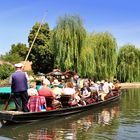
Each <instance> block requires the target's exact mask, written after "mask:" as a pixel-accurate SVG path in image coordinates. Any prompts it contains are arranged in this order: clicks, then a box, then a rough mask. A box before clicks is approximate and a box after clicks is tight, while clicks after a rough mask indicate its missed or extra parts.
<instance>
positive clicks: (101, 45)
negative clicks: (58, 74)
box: [0, 15, 140, 82]
mask: <svg viewBox="0 0 140 140" xmlns="http://www.w3.org/2000/svg"><path fill="white" fill-rule="evenodd" d="M39 26H40V23H35V25H33V27H32V29H31V31H30V33H29V36H28V43H29V48H30V47H31V44H32V42H33V40H34V38H35V35H36V33H37V30H38V28H39ZM29 48H27V47H26V45H25V44H22V43H18V44H13V45H12V46H11V49H10V51H9V52H8V53H6V54H5V55H2V56H1V57H0V58H1V60H4V61H8V62H10V63H12V64H14V63H17V62H20V61H23V60H24V59H25V57H26V55H27V52H28V50H29ZM28 60H30V61H32V69H33V72H34V74H37V73H38V72H41V73H48V72H50V71H52V70H53V68H59V69H61V70H62V71H65V70H73V71H75V72H77V73H78V74H79V75H80V76H81V77H90V78H93V79H94V80H101V79H105V78H107V79H111V78H113V77H114V76H117V78H118V79H119V80H120V81H122V82H126V81H128V82H133V81H140V49H138V48H136V47H135V46H134V45H131V44H126V45H124V46H123V47H121V48H119V49H118V48H117V42H116V39H115V38H114V37H113V35H112V34H110V33H108V32H98V33H88V32H87V31H86V29H85V28H84V25H83V23H82V20H81V18H80V17H79V16H75V15H74V16H73V15H65V16H64V17H59V19H58V23H57V25H56V27H55V28H54V29H53V30H50V28H49V25H48V23H43V24H42V25H41V28H40V31H39V33H38V35H37V38H36V40H35V42H34V44H33V47H32V49H31V52H30V55H29V58H28ZM7 67H8V69H9V70H11V71H12V69H11V68H10V67H9V66H7ZM1 68H2V69H3V70H1V69H0V73H2V75H3V76H2V75H0V78H1V77H2V78H6V77H7V76H8V74H7V73H6V72H8V70H6V66H3V67H2V66H1ZM4 71H5V73H4Z"/></svg>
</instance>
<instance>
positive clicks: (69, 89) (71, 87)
mask: <svg viewBox="0 0 140 140" xmlns="http://www.w3.org/2000/svg"><path fill="white" fill-rule="evenodd" d="M62 92H63V95H74V93H75V89H74V85H73V83H72V82H71V81H69V82H67V83H66V87H65V88H64V89H63V91H62Z"/></svg>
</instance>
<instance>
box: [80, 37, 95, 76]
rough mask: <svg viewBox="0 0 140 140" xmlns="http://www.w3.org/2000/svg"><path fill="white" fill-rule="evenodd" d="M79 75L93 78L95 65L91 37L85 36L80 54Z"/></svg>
mask: <svg viewBox="0 0 140 140" xmlns="http://www.w3.org/2000/svg"><path fill="white" fill-rule="evenodd" d="M79 73H80V75H81V76H83V77H90V78H95V77H94V76H95V73H96V63H95V58H94V43H93V40H92V38H91V35H87V37H86V40H85V43H84V46H83V47H82V49H81V53H80V66H79Z"/></svg>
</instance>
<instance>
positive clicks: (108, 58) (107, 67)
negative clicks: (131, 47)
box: [91, 32, 117, 80]
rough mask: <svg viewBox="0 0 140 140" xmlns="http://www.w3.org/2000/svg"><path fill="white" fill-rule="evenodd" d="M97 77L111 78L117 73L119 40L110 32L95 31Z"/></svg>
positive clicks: (93, 38) (92, 36)
mask: <svg viewBox="0 0 140 140" xmlns="http://www.w3.org/2000/svg"><path fill="white" fill-rule="evenodd" d="M91 38H92V41H93V44H94V58H95V63H96V65H95V67H96V75H95V77H96V79H98V80H100V79H105V78H107V79H110V78H112V77H113V76H114V75H115V73H116V64H117V42H116V39H115V38H114V37H113V36H112V35H111V34H110V33H108V32H100V33H93V34H92V35H91Z"/></svg>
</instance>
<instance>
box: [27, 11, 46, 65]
mask: <svg viewBox="0 0 140 140" xmlns="http://www.w3.org/2000/svg"><path fill="white" fill-rule="evenodd" d="M45 17H46V12H45V14H44V16H43V18H42V21H41V23H40V25H39V28H38V30H37V32H36V35H35V37H34V40H33V42H32V44H31V47H30V48H29V51H28V53H27V55H26V58H25V60H24V67H25V65H26V62H27V59H28V57H29V54H30V52H31V50H32V47H33V45H34V42H35V40H36V38H37V36H38V33H39V31H40V29H41V26H42V24H43V21H44V19H45Z"/></svg>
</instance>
